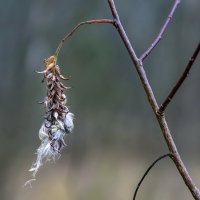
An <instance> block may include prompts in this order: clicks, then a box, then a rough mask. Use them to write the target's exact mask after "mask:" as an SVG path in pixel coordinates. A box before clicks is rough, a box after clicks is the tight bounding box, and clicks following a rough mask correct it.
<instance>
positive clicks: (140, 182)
mask: <svg viewBox="0 0 200 200" xmlns="http://www.w3.org/2000/svg"><path fill="white" fill-rule="evenodd" d="M166 157H169V158H171V159H172V157H173V155H172V154H170V153H168V154H165V155H163V156H160V157H159V158H157V159H156V160H155V161H154V162H153V163H152V164H151V165H150V166H149V167H148V169H147V170H146V172H145V173H144V175H143V176H142V178H141V179H140V181H139V183H138V184H137V187H136V189H135V192H134V195H133V200H135V199H136V196H137V193H138V190H139V188H140V186H141V184H142V182H143V180H144V179H145V178H146V176H147V175H148V173H149V172H150V170H151V169H152V168H153V167H154V165H155V164H156V163H157V162H159V161H160V160H162V159H164V158H166Z"/></svg>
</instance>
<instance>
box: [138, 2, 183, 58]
mask: <svg viewBox="0 0 200 200" xmlns="http://www.w3.org/2000/svg"><path fill="white" fill-rule="evenodd" d="M179 3H180V0H175V1H174V4H173V6H172V8H171V10H170V13H169V15H168V17H167V19H166V21H165V23H164V24H163V26H162V28H161V29H160V32H159V33H158V35H157V37H156V38H155V40H154V41H153V43H152V44H151V45H150V47H149V48H148V49H147V50H146V51H145V52H144V53H143V54H142V55H141V56H140V60H142V61H143V60H144V59H145V58H147V56H148V55H149V54H150V53H151V51H152V50H153V49H154V47H155V46H156V45H157V44H158V42H159V41H160V40H161V38H162V35H163V33H164V32H165V30H166V28H167V26H168V24H169V22H170V21H171V19H172V17H173V15H174V12H175V10H176V8H177V7H178V5H179Z"/></svg>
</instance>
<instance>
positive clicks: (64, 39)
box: [55, 19, 113, 57]
mask: <svg viewBox="0 0 200 200" xmlns="http://www.w3.org/2000/svg"><path fill="white" fill-rule="evenodd" d="M97 23H98V24H100V23H101V24H108V23H110V24H112V23H113V20H111V19H94V20H89V21H85V22H81V23H79V24H77V25H76V26H75V27H74V28H73V29H72V31H70V32H69V33H68V34H67V35H66V36H65V37H64V38H63V39H62V40H61V42H60V44H59V45H58V47H57V49H56V52H55V56H56V57H57V56H58V54H59V52H60V49H61V48H62V46H63V44H64V42H65V41H66V40H67V39H68V38H69V37H70V36H72V35H73V34H74V32H75V31H76V30H77V29H78V28H79V27H80V26H82V25H85V24H97Z"/></svg>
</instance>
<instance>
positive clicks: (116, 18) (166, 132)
mask: <svg viewBox="0 0 200 200" xmlns="http://www.w3.org/2000/svg"><path fill="white" fill-rule="evenodd" d="M108 3H109V6H110V9H111V12H112V15H113V18H114V26H115V28H116V30H117V31H118V33H119V35H120V37H121V39H122V41H123V43H124V45H125V47H126V49H127V51H128V53H129V55H130V57H131V60H132V62H133V64H134V65H135V68H136V70H137V73H138V75H139V77H140V80H141V82H142V85H143V87H144V90H145V92H146V95H147V98H148V101H149V103H150V105H151V107H152V109H153V111H154V114H155V116H156V118H157V121H158V123H159V125H160V128H161V130H162V133H163V136H164V138H165V141H166V143H167V146H168V148H169V151H170V153H171V154H172V156H173V161H174V163H175V165H176V167H177V169H178V171H179V173H180V175H181V176H182V178H183V180H184V182H185V184H186V185H187V187H188V189H189V190H190V192H191V194H192V196H193V197H194V199H196V200H200V191H199V189H198V188H197V187H196V185H195V183H194V181H193V180H192V178H191V177H190V175H189V173H188V171H187V169H186V167H185V165H184V163H183V161H182V160H181V157H180V155H179V153H178V150H177V148H176V144H175V143H174V140H173V138H172V135H171V133H170V130H169V127H168V124H167V121H166V119H165V116H164V114H162V115H161V114H160V113H159V112H158V111H159V108H158V104H157V101H156V98H155V96H154V93H153V90H152V88H151V86H150V84H149V81H148V79H147V77H146V74H145V70H144V68H143V64H142V61H141V60H140V59H138V57H137V55H136V53H135V51H134V49H133V47H132V45H131V43H130V41H129V39H128V37H127V35H126V32H125V31H124V28H123V26H122V24H121V21H120V18H119V15H118V12H117V10H116V7H115V3H114V0H108Z"/></svg>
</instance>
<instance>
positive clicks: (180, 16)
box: [0, 0, 200, 200]
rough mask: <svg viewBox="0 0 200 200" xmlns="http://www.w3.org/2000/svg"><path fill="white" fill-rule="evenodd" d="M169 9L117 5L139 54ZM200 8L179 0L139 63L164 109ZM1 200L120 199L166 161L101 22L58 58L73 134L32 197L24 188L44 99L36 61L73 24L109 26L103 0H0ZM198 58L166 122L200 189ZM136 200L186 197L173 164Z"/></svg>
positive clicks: (127, 63)
mask: <svg viewBox="0 0 200 200" xmlns="http://www.w3.org/2000/svg"><path fill="white" fill-rule="evenodd" d="M172 4H173V1H172V0H171V1H164V0H163V1H158V0H151V1H149V0H116V6H117V8H118V10H119V14H120V16H121V20H122V23H123V24H124V28H125V30H126V31H127V34H128V36H129V37H130V40H131V41H132V43H133V45H134V48H135V50H136V52H137V54H138V55H140V54H141V53H143V52H144V50H145V49H146V48H147V47H148V46H149V45H150V43H151V42H152V41H153V39H154V37H155V35H156V34H157V33H158V31H159V29H160V27H161V25H162V24H163V22H164V20H165V19H166V16H167V14H168V12H169V9H170V8H171V6H172ZM199 8H200V1H199V0H185V1H182V3H181V5H180V7H179V8H178V9H177V11H176V13H175V16H174V18H173V20H172V23H170V25H169V27H168V29H167V32H166V34H165V35H164V37H163V39H162V41H161V42H160V44H159V45H158V46H157V48H156V49H155V50H154V51H153V53H152V54H151V56H150V57H148V59H147V60H146V61H145V63H144V65H145V69H146V71H147V75H148V77H149V80H150V82H151V84H152V87H153V90H154V92H155V95H156V97H157V99H158V102H159V103H161V102H162V100H163V99H164V98H165V96H166V95H167V93H168V92H169V90H170V89H171V87H172V86H173V85H174V83H175V81H176V80H177V78H178V77H179V75H180V73H181V72H182V71H183V68H184V67H185V66H186V63H187V62H188V59H189V57H190V56H191V55H192V53H193V51H194V48H195V47H196V45H197V43H198V41H199V36H200V13H199ZM0 13H1V14H0V15H1V18H0V26H1V37H0V46H1V48H0V60H1V65H0V78H1V84H0V91H1V98H0V136H1V137H0V138H1V139H0V199H1V200H4V199H5V200H27V199H29V200H33V199H34V200H35V199H37V200H47V199H48V200H54V199H58V200H66V199H69V200H86V199H87V200H94V199H95V200H106V199H115V200H122V199H123V200H125V199H126V200H127V199H132V196H133V191H134V188H135V187H136V185H137V182H138V181H139V179H140V177H141V176H142V174H143V173H144V171H145V170H146V168H147V167H148V166H149V165H150V163H151V162H152V161H153V160H155V159H156V158H157V157H158V156H160V155H162V154H164V153H167V152H168V150H167V147H166V144H165V142H164V140H163V137H162V134H161V131H160V129H159V127H158V124H157V122H156V121H155V117H154V115H153V113H152V110H151V108H150V106H149V104H148V103H147V100H146V96H145V94H144V91H143V88H142V86H141V83H140V81H139V78H138V76H137V74H136V71H135V69H134V67H133V65H132V63H131V60H130V58H129V56H128V53H127V51H126V49H125V48H124V46H123V44H122V41H121V40H120V38H119V35H118V34H117V32H116V30H115V29H114V28H113V27H112V26H111V25H108V24H100V25H86V26H84V27H81V28H80V29H79V30H78V31H77V32H76V33H75V34H74V36H73V37H72V38H70V39H69V40H68V42H67V43H66V44H65V45H64V47H63V49H62V51H61V53H60V56H59V60H58V64H59V65H60V66H61V69H62V72H63V74H64V75H66V76H67V75H71V76H72V78H71V80H70V81H69V82H67V84H69V85H70V86H72V87H73V89H72V90H71V91H69V92H68V93H67V96H68V99H69V101H68V102H69V105H70V110H71V111H72V112H73V113H74V114H75V129H74V133H73V134H71V135H69V136H67V138H66V143H67V144H68V147H67V148H65V149H64V150H63V152H62V156H61V158H60V159H59V160H58V161H57V162H56V164H49V163H47V164H46V165H44V166H43V167H42V169H41V170H40V171H39V173H38V174H37V181H36V182H34V183H33V185H32V186H33V188H32V189H27V188H23V187H22V186H23V184H24V183H25V181H27V180H28V179H29V178H30V173H29V172H28V169H29V168H30V166H31V164H32V162H33V160H34V159H35V158H36V155H35V154H34V153H35V151H36V149H37V148H38V146H39V144H40V141H39V138H38V130H39V128H40V126H41V123H42V120H43V119H42V116H43V114H44V108H43V107H42V106H41V105H39V104H37V101H40V100H43V98H44V96H45V84H42V83H41V80H42V76H41V75H38V74H35V73H34V70H43V69H44V66H43V59H44V58H46V57H48V56H50V55H52V54H53V53H54V51H55V49H56V47H57V45H58V43H59V42H60V40H61V39H62V37H63V36H64V35H65V34H66V33H67V32H68V31H70V30H71V29H72V28H73V27H74V26H75V25H76V24H77V23H79V22H80V21H85V20H90V19H96V18H110V17H111V14H110V10H109V7H108V4H107V1H106V0H104V1H102V0H95V1H94V0H59V1H55V0H34V1H30V0H19V1H16V0H0ZM199 83H200V59H199V58H198V59H197V61H196V63H195V64H194V66H193V69H192V71H191V73H190V76H189V77H188V79H187V80H186V81H185V83H184V84H183V86H182V88H181V89H180V90H179V92H178V93H177V95H176V96H175V98H174V99H173V101H172V103H171V104H170V106H169V107H168V110H167V112H166V116H167V118H168V122H169V126H170V128H171V131H172V134H173V137H174V139H175V142H176V143H177V147H178V149H179V151H180V154H181V156H182V158H183V161H184V162H185V164H186V166H187V168H188V170H189V172H190V173H191V176H192V177H193V178H194V180H195V182H196V183H197V185H199V186H200V156H199V153H200V123H199V121H200V115H199V113H200V107H199V98H200V87H199ZM138 199H148V200H150V199H154V200H157V199H162V200H165V199H166V200H168V199H176V200H177V199H182V200H184V199H185V200H186V199H187V200H188V199H192V197H191V194H190V193H189V192H188V190H187V188H186V186H185V185H184V183H183V180H182V179H181V178H180V175H179V174H178V172H177V170H176V168H175V166H174V164H173V163H172V162H171V161H170V160H169V159H166V160H163V161H161V162H160V163H159V165H157V166H156V167H155V168H154V169H153V170H152V171H151V173H150V175H149V176H148V177H147V178H146V180H145V182H144V185H143V186H142V188H141V190H140V192H139V195H138Z"/></svg>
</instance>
